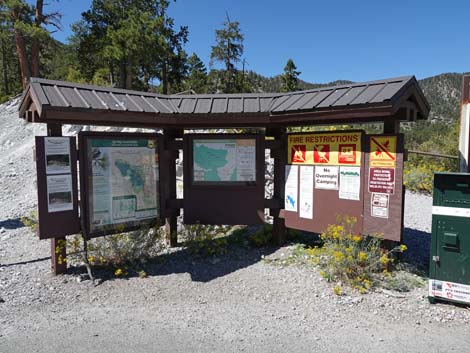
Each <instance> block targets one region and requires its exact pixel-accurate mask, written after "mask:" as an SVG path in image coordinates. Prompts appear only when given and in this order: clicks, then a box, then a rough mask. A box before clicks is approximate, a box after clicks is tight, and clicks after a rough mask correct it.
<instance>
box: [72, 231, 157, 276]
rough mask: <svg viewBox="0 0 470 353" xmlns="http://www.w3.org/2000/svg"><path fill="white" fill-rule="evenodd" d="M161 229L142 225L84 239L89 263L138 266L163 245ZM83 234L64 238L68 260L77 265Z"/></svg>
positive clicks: (80, 262)
mask: <svg viewBox="0 0 470 353" xmlns="http://www.w3.org/2000/svg"><path fill="white" fill-rule="evenodd" d="M163 239H164V229H163V228H161V227H159V226H156V227H153V228H147V227H142V228H141V229H139V230H136V231H132V232H128V233H118V234H113V235H108V236H106V237H99V238H93V239H90V240H88V241H87V255H88V259H87V260H88V262H89V263H90V265H96V266H105V267H114V268H116V267H117V268H121V267H122V266H127V267H128V268H130V267H132V268H135V267H139V266H141V265H142V264H144V263H145V262H147V261H148V260H150V259H152V258H154V257H156V256H157V255H158V254H159V253H160V252H161V250H162V249H163V247H164V242H163ZM82 250H83V237H82V236H81V235H75V236H72V237H68V238H67V253H68V255H67V263H69V264H70V265H80V264H82V263H83V262H84V261H85V259H84V258H83V256H84V253H83V251H82Z"/></svg>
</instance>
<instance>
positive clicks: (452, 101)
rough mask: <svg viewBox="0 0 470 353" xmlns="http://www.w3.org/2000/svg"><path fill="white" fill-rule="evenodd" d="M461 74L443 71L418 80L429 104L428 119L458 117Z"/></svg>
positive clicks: (456, 118)
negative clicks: (443, 72)
mask: <svg viewBox="0 0 470 353" xmlns="http://www.w3.org/2000/svg"><path fill="white" fill-rule="evenodd" d="M462 76H463V74H460V73H445V74H440V75H436V76H432V77H428V78H425V79H423V80H419V84H420V86H421V88H422V89H423V92H424V95H425V96H426V98H427V100H428V102H429V104H430V105H431V113H430V114H429V119H431V120H458V119H460V96H461V90H462Z"/></svg>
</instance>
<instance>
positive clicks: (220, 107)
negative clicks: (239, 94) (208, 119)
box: [211, 97, 228, 114]
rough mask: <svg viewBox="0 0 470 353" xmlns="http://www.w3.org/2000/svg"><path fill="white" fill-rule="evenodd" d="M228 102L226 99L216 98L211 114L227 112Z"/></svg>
mask: <svg viewBox="0 0 470 353" xmlns="http://www.w3.org/2000/svg"><path fill="white" fill-rule="evenodd" d="M227 101H228V99H227V98H226V97H221V98H219V97H215V98H214V101H213V102H212V109H211V113H214V114H222V113H226V112H227Z"/></svg>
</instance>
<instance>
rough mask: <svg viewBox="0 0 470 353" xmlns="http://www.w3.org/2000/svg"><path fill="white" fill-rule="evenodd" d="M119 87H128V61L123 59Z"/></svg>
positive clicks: (120, 64)
mask: <svg viewBox="0 0 470 353" xmlns="http://www.w3.org/2000/svg"><path fill="white" fill-rule="evenodd" d="M118 87H119V88H126V63H125V62H124V60H123V61H121V62H120V63H119V84H118Z"/></svg>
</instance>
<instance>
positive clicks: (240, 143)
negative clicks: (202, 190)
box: [193, 139, 256, 182]
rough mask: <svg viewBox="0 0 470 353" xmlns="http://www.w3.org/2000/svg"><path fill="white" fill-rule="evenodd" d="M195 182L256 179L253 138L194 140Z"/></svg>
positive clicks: (251, 180) (254, 141) (250, 180)
mask: <svg viewBox="0 0 470 353" xmlns="http://www.w3.org/2000/svg"><path fill="white" fill-rule="evenodd" d="M193 160H194V163H193V181H194V182H246V181H249V182H254V181H256V140H255V139H198V140H194V141H193Z"/></svg>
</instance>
